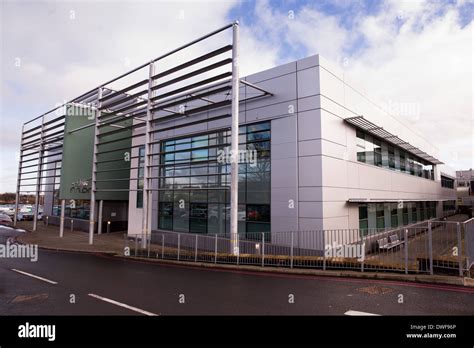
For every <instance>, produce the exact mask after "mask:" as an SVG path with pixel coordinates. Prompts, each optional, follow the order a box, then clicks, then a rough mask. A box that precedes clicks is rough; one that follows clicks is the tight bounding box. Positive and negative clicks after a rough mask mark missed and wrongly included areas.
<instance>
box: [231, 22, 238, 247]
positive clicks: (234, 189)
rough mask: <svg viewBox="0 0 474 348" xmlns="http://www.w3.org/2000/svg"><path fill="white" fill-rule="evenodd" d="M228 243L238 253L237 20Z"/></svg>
mask: <svg viewBox="0 0 474 348" xmlns="http://www.w3.org/2000/svg"><path fill="white" fill-rule="evenodd" d="M231 133H232V135H231V154H232V157H231V158H232V161H231V172H230V174H231V185H230V243H231V252H232V254H233V255H238V254H239V245H238V242H237V238H238V223H239V221H238V204H239V197H238V194H239V163H238V151H239V22H238V21H235V22H234V24H233V26H232V127H231Z"/></svg>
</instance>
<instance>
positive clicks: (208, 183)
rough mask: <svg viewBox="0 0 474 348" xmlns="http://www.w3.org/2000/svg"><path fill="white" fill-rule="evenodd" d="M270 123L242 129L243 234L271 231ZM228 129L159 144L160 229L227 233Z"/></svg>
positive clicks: (239, 209) (239, 214)
mask: <svg viewBox="0 0 474 348" xmlns="http://www.w3.org/2000/svg"><path fill="white" fill-rule="evenodd" d="M270 137H271V132H270V122H263V123H257V124H252V125H247V126H242V127H240V130H239V155H240V156H239V206H238V218H239V226H238V228H239V233H241V234H246V235H247V236H248V237H249V236H250V235H251V234H252V233H254V232H267V231H270ZM230 141H231V133H230V131H228V130H222V131H216V132H214V133H210V134H202V135H196V136H192V137H187V138H179V139H173V140H166V141H164V142H162V143H161V161H160V163H161V166H160V180H159V188H160V189H159V192H160V194H159V209H158V225H159V228H160V229H165V230H173V231H180V232H192V233H209V234H229V232H230V182H231V178H230V170H231V165H230V161H229V160H228V159H229V158H228V157H227V154H229V151H230Z"/></svg>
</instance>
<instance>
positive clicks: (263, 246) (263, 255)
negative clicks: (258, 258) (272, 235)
mask: <svg viewBox="0 0 474 348" xmlns="http://www.w3.org/2000/svg"><path fill="white" fill-rule="evenodd" d="M262 267H265V232H262Z"/></svg>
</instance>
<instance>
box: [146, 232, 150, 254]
mask: <svg viewBox="0 0 474 348" xmlns="http://www.w3.org/2000/svg"><path fill="white" fill-rule="evenodd" d="M147 237H148V238H149V239H148V243H147V248H148V249H147V253H146V255H147V257H148V258H149V257H150V247H151V234H150V235H148V236H147Z"/></svg>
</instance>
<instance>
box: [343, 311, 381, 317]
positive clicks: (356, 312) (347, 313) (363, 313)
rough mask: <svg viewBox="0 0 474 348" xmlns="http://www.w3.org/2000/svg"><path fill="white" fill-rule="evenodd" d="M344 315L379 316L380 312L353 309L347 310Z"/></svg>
mask: <svg viewBox="0 0 474 348" xmlns="http://www.w3.org/2000/svg"><path fill="white" fill-rule="evenodd" d="M344 314H345V315H353V316H358V315H359V316H380V314H374V313H367V312H359V311H353V310H348V311H347V312H346V313H344Z"/></svg>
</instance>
